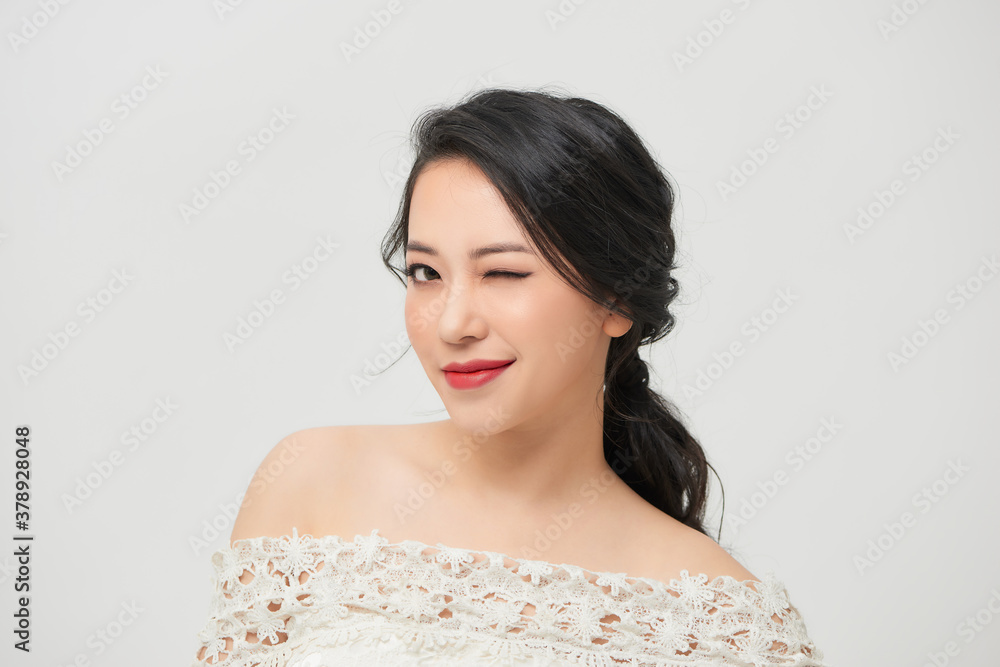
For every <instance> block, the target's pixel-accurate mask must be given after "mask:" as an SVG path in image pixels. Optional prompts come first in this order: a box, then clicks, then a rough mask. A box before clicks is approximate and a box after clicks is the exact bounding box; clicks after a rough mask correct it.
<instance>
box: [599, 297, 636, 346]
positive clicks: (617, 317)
mask: <svg viewBox="0 0 1000 667" xmlns="http://www.w3.org/2000/svg"><path fill="white" fill-rule="evenodd" d="M617 302H618V300H617V299H609V300H607V301H605V305H604V308H605V310H607V311H608V314H607V316H605V318H604V323H603V325H602V327H601V328H602V329H604V333H606V334H608V335H609V336H611V337H612V338H618V337H619V336H623V335H625V334H626V333H627V332H628V330H629V329H631V328H632V320H630V319H628V318H627V317H625V316H624V315H622V314H621V313H617V312H615V311H613V310H611V306H613V305H614V304H616V303H617Z"/></svg>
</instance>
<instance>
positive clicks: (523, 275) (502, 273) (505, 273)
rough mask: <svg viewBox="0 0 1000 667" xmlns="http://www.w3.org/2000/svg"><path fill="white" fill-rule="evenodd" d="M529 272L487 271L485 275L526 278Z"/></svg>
mask: <svg viewBox="0 0 1000 667" xmlns="http://www.w3.org/2000/svg"><path fill="white" fill-rule="evenodd" d="M530 275H531V274H530V273H514V272H513V271H489V272H488V273H486V276H507V277H509V278H527V277H528V276H530Z"/></svg>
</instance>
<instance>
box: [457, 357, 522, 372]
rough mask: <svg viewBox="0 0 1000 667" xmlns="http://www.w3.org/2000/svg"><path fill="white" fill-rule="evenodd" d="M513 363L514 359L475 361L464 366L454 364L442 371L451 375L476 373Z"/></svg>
mask: <svg viewBox="0 0 1000 667" xmlns="http://www.w3.org/2000/svg"><path fill="white" fill-rule="evenodd" d="M512 363H514V360H513V359H498V360H491V359H473V360H472V361H467V362H465V363H464V364H460V363H458V362H452V363H450V364H448V365H447V366H445V367H444V368H442V369H441V370H443V371H448V372H450V373H475V372H476V371H482V370H486V369H488V368H500V367H501V366H506V365H508V364H512Z"/></svg>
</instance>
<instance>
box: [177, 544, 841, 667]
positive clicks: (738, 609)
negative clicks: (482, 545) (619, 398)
mask: <svg viewBox="0 0 1000 667" xmlns="http://www.w3.org/2000/svg"><path fill="white" fill-rule="evenodd" d="M212 565H213V567H214V574H213V577H212V585H213V596H212V601H211V607H210V613H209V620H208V622H207V623H206V625H205V626H204V628H203V629H202V631H201V632H200V633H199V634H198V638H199V639H200V641H201V650H200V651H199V657H198V658H197V659H196V660H195V661H194V662H193V663H192V667H197V666H202V667H203V666H204V665H209V664H211V665H217V666H218V667H286V666H288V667H295V665H302V666H303V667H305V666H307V665H313V664H315V665H317V666H319V665H325V664H327V663H324V662H320V661H318V660H319V659H318V658H316V656H319V655H321V651H320V650H319V648H317V652H315V653H312V654H309V653H308V649H309V648H310V647H336V646H345V645H357V646H359V647H361V648H356V649H352V650H351V653H352V654H355V655H358V656H368V658H362V657H359V658H358V661H357V662H356V663H355V662H351V663H350V664H359V665H360V664H365V665H375V664H421V665H423V664H459V663H458V662H457V661H454V662H442V663H437V662H429V661H427V660H425V661H422V662H421V661H412V662H405V663H404V662H395V663H393V662H380V661H378V660H379V659H378V658H377V657H373V656H379V655H388V654H389V653H391V652H392V651H394V650H398V651H399V654H400V655H403V654H404V653H405V654H406V655H414V654H417V655H428V656H432V655H435V654H438V655H444V654H448V653H449V652H451V653H450V654H451V655H454V656H460V655H461V656H470V655H473V654H478V655H479V656H480V658H481V659H480V660H478V661H476V662H463V663H461V664H496V665H511V664H518V665H521V664H531V665H550V664H553V665H555V664H582V665H588V666H590V667H603V666H621V665H630V666H632V667H643V666H664V667H665V666H668V665H745V666H748V667H749V666H762V665H789V666H791V665H795V666H798V667H826V665H825V663H823V662H822V658H823V655H822V653H821V652H820V651H819V650H818V649H817V648H816V647H815V645H814V644H813V643H812V642H811V641H810V639H809V638H808V636H807V632H806V628H805V624H804V622H803V620H802V617H801V615H800V614H799V612H798V611H797V609H796V608H795V607H794V606H792V605H791V604H790V603H789V601H788V597H787V592H786V590H785V588H784V586H782V584H781V583H780V582H778V581H777V580H776V579H775V577H774V575H773V573H771V572H770V571H768V572H766V573H765V574H764V575H762V576H761V581H760V582H754V581H746V582H739V581H737V580H736V579H734V578H732V577H729V576H719V577H716V578H715V579H713V580H711V581H708V577H707V576H705V575H697V576H692V575H690V574H689V573H688V572H687V571H686V570H684V571H682V572H681V574H680V579H677V580H671V581H670V582H669V585H668V584H666V583H664V582H660V581H657V580H654V579H648V578H643V577H628V576H626V575H624V574H615V573H609V572H599V573H594V572H589V571H587V570H584V569H582V568H579V567H576V566H573V565H567V564H562V565H555V564H553V563H548V562H544V561H532V560H524V559H515V558H512V557H510V556H508V555H505V554H499V553H494V552H488V551H482V552H477V551H471V550H468V549H461V548H453V547H447V546H444V545H441V544H438V545H437V546H436V547H433V546H430V545H427V544H424V543H421V542H415V541H404V542H399V543H389V542H388V540H386V539H385V538H384V537H382V536H380V535H378V531H377V530H375V531H372V533H371V535H368V536H365V535H358V536H356V537H355V538H354V540H353V541H350V542H349V541H346V540H344V539H342V538H340V537H338V536H323V537H313V536H311V535H303V536H299V535H298V533H297V531H293V534H292V536H291V537H288V536H283V537H257V538H251V539H245V540H238V541H236V542H235V543H234V544H233V545H232V546H231V547H229V546H227V547H225V548H222V549H220V550H218V551H216V552H215V553H213V554H212ZM244 573H249V576H246V575H245V574H244ZM241 578H244V579H247V581H245V582H244V581H241ZM393 646H394V647H395V648H391V647H393ZM414 652H415V653H414ZM307 655H312V656H313V658H312V660H313V661H312V662H310V661H309V660H301V659H300V658H303V657H306V656H307ZM338 655H340V654H338ZM487 658H489V661H488V660H487ZM292 659H296V662H295V665H292V664H291V663H290V661H291V660H292ZM329 664H331V665H332V664H337V665H341V664H347V663H346V662H343V661H340V660H338V661H337V662H336V663H329Z"/></svg>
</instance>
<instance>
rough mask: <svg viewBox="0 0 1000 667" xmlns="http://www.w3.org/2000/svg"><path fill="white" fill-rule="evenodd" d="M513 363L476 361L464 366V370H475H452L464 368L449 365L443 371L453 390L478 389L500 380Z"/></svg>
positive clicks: (460, 365)
mask: <svg viewBox="0 0 1000 667" xmlns="http://www.w3.org/2000/svg"><path fill="white" fill-rule="evenodd" d="M513 363H514V361H513V360H510V361H490V362H481V361H479V360H476V361H475V362H469V363H466V364H465V365H464V368H471V369H474V370H467V371H465V372H463V371H461V370H451V369H453V368H459V369H460V368H463V365H462V364H449V365H448V366H445V367H444V368H443V369H442V370H443V371H444V378H445V380H447V382H448V384H449V385H450V386H451V387H452V389H478V388H479V387H482V386H483V385H485V384H487V383H489V382H492V381H493V380H495V379H496V378H498V377H499V376H500V375H501V374H502V373H503V372H504V371H505V370H507V368H508V367H509V366H511V365H512V364H513Z"/></svg>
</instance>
